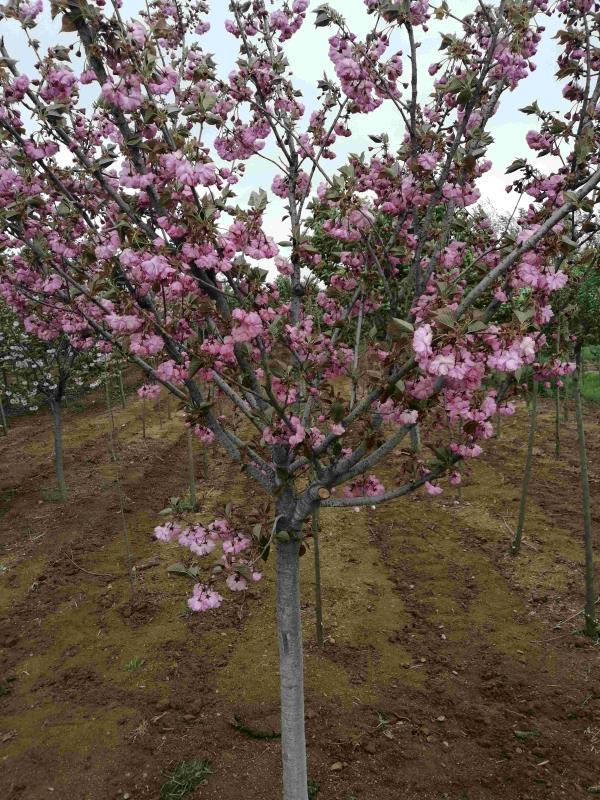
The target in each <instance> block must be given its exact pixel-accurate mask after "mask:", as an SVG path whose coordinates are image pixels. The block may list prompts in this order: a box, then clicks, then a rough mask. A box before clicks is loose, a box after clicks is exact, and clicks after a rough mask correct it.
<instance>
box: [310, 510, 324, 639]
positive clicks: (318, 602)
mask: <svg viewBox="0 0 600 800" xmlns="http://www.w3.org/2000/svg"><path fill="white" fill-rule="evenodd" d="M312 535H313V547H314V549H315V616H316V625H317V644H318V645H319V647H323V600H322V596H321V544H320V541H319V509H318V508H315V509H314V511H313V513H312Z"/></svg>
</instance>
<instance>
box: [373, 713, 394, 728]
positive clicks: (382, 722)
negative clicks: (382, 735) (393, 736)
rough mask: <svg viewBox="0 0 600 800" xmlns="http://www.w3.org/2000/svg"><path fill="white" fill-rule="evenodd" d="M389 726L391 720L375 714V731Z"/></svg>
mask: <svg viewBox="0 0 600 800" xmlns="http://www.w3.org/2000/svg"><path fill="white" fill-rule="evenodd" d="M390 724H391V719H387V718H386V717H384V716H383V714H380V713H379V712H377V728H376V730H380V729H381V728H387V726H388V725H390Z"/></svg>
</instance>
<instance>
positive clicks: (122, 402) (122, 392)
mask: <svg viewBox="0 0 600 800" xmlns="http://www.w3.org/2000/svg"><path fill="white" fill-rule="evenodd" d="M119 394H120V395H121V405H122V406H123V408H125V389H124V388H123V374H122V372H121V370H119Z"/></svg>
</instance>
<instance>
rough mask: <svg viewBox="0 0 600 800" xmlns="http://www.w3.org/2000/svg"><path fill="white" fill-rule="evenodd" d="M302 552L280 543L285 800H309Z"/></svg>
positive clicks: (295, 545)
mask: <svg viewBox="0 0 600 800" xmlns="http://www.w3.org/2000/svg"><path fill="white" fill-rule="evenodd" d="M299 550H300V542H299V541H294V540H292V541H290V542H278V543H277V635H278V640H279V680H280V692H281V755H282V760H283V800H308V781H307V772H306V738H305V733H304V665H303V653H302V623H301V619H300V573H299V563H298V562H299Z"/></svg>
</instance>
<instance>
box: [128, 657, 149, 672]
mask: <svg viewBox="0 0 600 800" xmlns="http://www.w3.org/2000/svg"><path fill="white" fill-rule="evenodd" d="M145 663H146V661H145V659H143V658H141V657H140V656H134V657H133V658H132V659H131V661H130V662H129V663H128V664H125V669H126V670H127V672H133V670H134V669H140V668H141V667H143V666H144V664H145Z"/></svg>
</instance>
